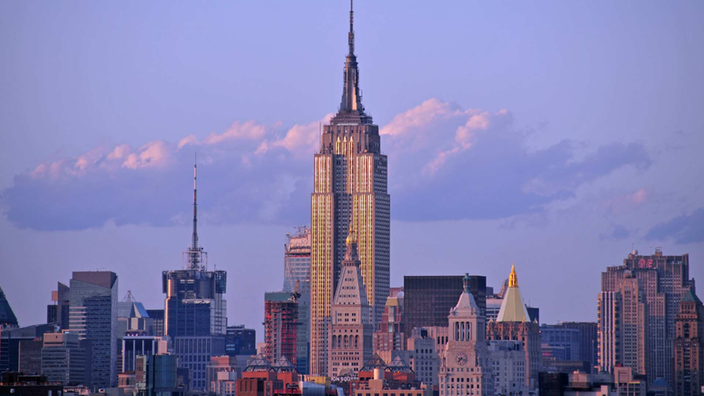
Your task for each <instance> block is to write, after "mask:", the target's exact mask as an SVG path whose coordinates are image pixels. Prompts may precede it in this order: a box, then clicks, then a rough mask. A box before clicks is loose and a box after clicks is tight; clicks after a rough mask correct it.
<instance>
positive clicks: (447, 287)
mask: <svg viewBox="0 0 704 396" xmlns="http://www.w3.org/2000/svg"><path fill="white" fill-rule="evenodd" d="M463 279H464V276H462V275H457V276H454V275H452V276H404V277H403V294H404V330H405V331H406V332H408V333H409V334H410V332H411V331H413V329H414V328H416V327H431V326H447V325H448V321H447V314H448V313H449V312H450V309H452V308H453V307H454V306H455V304H457V299H458V298H459V296H460V295H461V294H462V291H463V290H464V287H463V285H462V282H463ZM469 291H470V293H472V296H473V297H474V300H475V302H476V303H477V306H478V307H479V309H480V310H481V312H485V310H486V277H484V276H481V275H471V281H470V285H469Z"/></svg>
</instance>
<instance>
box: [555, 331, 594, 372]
mask: <svg viewBox="0 0 704 396" xmlns="http://www.w3.org/2000/svg"><path fill="white" fill-rule="evenodd" d="M553 327H560V328H563V329H576V330H579V340H580V346H579V350H580V355H581V360H582V361H585V362H587V364H588V365H589V367H590V368H592V369H593V368H594V366H596V365H597V364H598V363H599V349H598V344H597V333H598V328H597V323H596V322H561V323H558V324H556V325H554V326H553Z"/></svg>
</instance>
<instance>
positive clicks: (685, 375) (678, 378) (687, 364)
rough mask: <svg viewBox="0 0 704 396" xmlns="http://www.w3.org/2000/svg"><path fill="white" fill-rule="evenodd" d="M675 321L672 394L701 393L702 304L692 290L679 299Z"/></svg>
mask: <svg viewBox="0 0 704 396" xmlns="http://www.w3.org/2000/svg"><path fill="white" fill-rule="evenodd" d="M675 322H676V332H677V334H676V338H675V383H674V389H675V395H677V396H694V395H701V389H702V385H704V345H702V343H703V342H704V306H702V302H701V301H700V300H699V298H698V297H697V295H696V294H694V291H693V290H692V289H689V291H688V292H687V294H686V295H685V296H684V298H683V299H682V302H680V312H679V313H678V314H677V319H676V320H675Z"/></svg>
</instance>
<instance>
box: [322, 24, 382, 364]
mask: <svg viewBox="0 0 704 396" xmlns="http://www.w3.org/2000/svg"><path fill="white" fill-rule="evenodd" d="M352 22H353V12H352V10H350V32H349V37H348V44H349V52H348V54H347V58H346V61H345V68H344V73H343V91H342V102H341V103H340V108H339V111H338V112H337V114H336V115H335V116H334V117H333V118H332V119H331V120H330V124H329V125H324V126H323V133H322V136H321V142H320V151H319V152H318V153H317V154H315V165H314V191H313V194H312V196H311V239H312V246H313V248H312V252H311V353H310V358H311V373H312V374H323V375H324V374H326V373H327V372H328V362H327V357H328V351H327V345H328V344H327V340H328V336H329V334H328V324H329V323H330V309H331V306H332V302H333V297H334V296H333V294H334V292H335V290H336V289H337V284H338V282H339V279H338V277H339V274H340V272H341V265H342V260H343V258H344V255H345V238H346V236H347V235H348V233H349V231H350V230H354V232H355V235H356V238H357V242H358V243H359V245H358V246H359V259H360V262H361V273H362V277H363V280H364V287H365V292H366V294H367V299H368V301H369V305H370V309H371V311H372V312H371V313H372V314H371V319H372V323H373V324H374V323H377V322H378V321H380V320H381V315H382V313H383V311H384V304H385V303H386V297H387V296H388V295H389V281H390V278H389V277H390V267H389V265H390V241H391V239H390V232H391V216H390V213H391V212H390V211H391V209H390V197H389V194H388V191H387V178H388V175H387V158H386V155H383V154H381V137H380V136H379V127H378V126H377V125H374V124H373V121H372V117H371V116H370V115H368V114H367V113H366V112H365V110H364V106H363V105H362V92H361V90H360V88H359V69H358V66H357V57H356V56H355V53H354V29H353V26H352Z"/></svg>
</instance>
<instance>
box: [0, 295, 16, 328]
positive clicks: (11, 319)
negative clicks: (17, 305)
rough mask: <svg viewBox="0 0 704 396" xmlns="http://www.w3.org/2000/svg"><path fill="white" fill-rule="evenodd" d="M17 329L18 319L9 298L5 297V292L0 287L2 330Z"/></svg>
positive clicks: (0, 323)
mask: <svg viewBox="0 0 704 396" xmlns="http://www.w3.org/2000/svg"><path fill="white" fill-rule="evenodd" d="M17 327H19V324H18V323H17V317H16V316H15V313H14V312H12V308H11V307H10V303H9V302H7V297H5V292H3V291H2V288H1V287H0V330H4V329H16V328H17Z"/></svg>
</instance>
